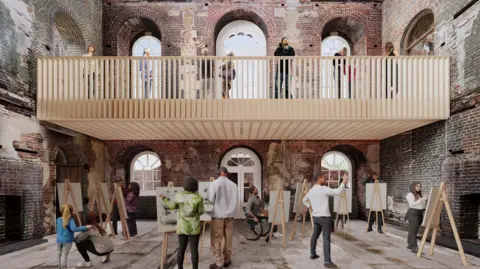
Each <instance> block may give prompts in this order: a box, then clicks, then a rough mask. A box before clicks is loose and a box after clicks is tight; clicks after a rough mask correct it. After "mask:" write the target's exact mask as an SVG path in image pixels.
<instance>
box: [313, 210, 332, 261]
mask: <svg viewBox="0 0 480 269" xmlns="http://www.w3.org/2000/svg"><path fill="white" fill-rule="evenodd" d="M313 224H314V229H313V234H312V238H311V239H310V255H312V256H313V255H316V254H317V240H318V237H320V234H321V233H322V231H323V259H324V263H325V264H329V263H331V262H332V260H331V259H330V234H331V232H332V224H333V222H332V218H331V217H313Z"/></svg>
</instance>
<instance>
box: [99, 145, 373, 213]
mask: <svg viewBox="0 0 480 269" xmlns="http://www.w3.org/2000/svg"><path fill="white" fill-rule="evenodd" d="M273 142H276V143H280V144H283V145H284V146H283V147H282V155H283V161H282V162H281V166H283V167H284V168H285V171H286V173H284V174H282V175H281V176H282V179H283V185H284V187H285V188H286V189H290V190H292V193H294V188H295V187H296V183H297V182H301V181H303V179H305V178H306V179H309V180H310V179H311V178H312V177H313V174H314V173H315V172H318V171H320V166H321V159H322V156H323V155H324V154H325V153H327V152H329V151H340V152H342V153H344V154H345V155H347V157H349V159H350V160H351V161H352V163H353V171H354V173H353V178H354V180H355V183H354V184H355V188H354V193H353V194H354V197H353V205H354V210H353V214H352V217H357V216H359V215H360V210H361V207H363V206H361V205H363V198H359V197H363V186H360V182H361V180H362V179H365V177H366V175H367V174H368V173H369V172H370V171H371V167H372V166H374V165H375V160H376V159H378V152H377V153H376V154H377V156H375V157H372V158H367V156H371V155H375V153H373V154H372V153H371V152H372V151H373V152H375V150H374V149H376V148H378V142H377V141H281V142H279V141H106V148H107V150H108V154H109V157H110V167H111V175H110V178H111V179H112V180H113V181H117V182H126V183H128V182H129V175H130V172H129V169H130V164H131V162H132V160H133V158H134V157H135V156H136V155H137V154H138V153H140V152H143V151H153V152H155V153H157V154H158V156H159V157H160V160H161V162H162V166H161V175H162V186H166V185H167V183H168V182H169V181H173V182H174V185H175V186H182V184H183V178H184V176H186V175H193V176H194V177H196V178H197V179H198V180H200V181H208V180H209V178H210V177H212V176H215V175H216V171H217V169H218V167H219V165H220V163H221V161H222V158H223V156H224V155H225V154H226V153H227V152H228V151H229V150H231V149H232V148H236V147H246V148H249V149H251V150H253V151H254V152H256V153H257V155H258V157H259V158H260V160H261V163H262V186H263V189H264V191H267V190H268V189H269V185H270V184H271V183H272V182H269V181H270V180H272V179H271V178H272V177H271V176H272V172H271V167H270V166H269V165H268V164H267V160H268V158H269V147H270V145H271V143H273ZM372 149H373V150H372ZM292 206H293V204H292ZM138 215H139V217H140V218H155V217H156V203H155V198H154V197H141V198H140V200H139V212H138ZM292 217H293V216H292Z"/></svg>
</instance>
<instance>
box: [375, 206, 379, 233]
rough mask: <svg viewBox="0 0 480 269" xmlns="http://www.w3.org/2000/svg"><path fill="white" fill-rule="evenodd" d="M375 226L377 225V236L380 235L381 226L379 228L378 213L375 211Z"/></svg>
mask: <svg viewBox="0 0 480 269" xmlns="http://www.w3.org/2000/svg"><path fill="white" fill-rule="evenodd" d="M375 225H377V227H376V228H377V229H376V230H377V235H378V229H379V226H378V211H375Z"/></svg>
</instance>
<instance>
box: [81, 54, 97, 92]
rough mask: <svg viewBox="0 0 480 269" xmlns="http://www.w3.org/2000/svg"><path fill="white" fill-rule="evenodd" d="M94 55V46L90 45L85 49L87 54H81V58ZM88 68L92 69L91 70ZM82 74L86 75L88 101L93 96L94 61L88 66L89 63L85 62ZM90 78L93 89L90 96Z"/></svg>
mask: <svg viewBox="0 0 480 269" xmlns="http://www.w3.org/2000/svg"><path fill="white" fill-rule="evenodd" d="M94 53H95V46H94V45H92V44H90V45H88V47H87V53H86V54H83V55H82V56H83V57H92V56H93V54H94ZM90 66H91V67H92V69H91V70H89V69H90ZM83 70H84V72H85V74H87V78H88V80H87V96H88V99H90V98H91V97H92V96H95V61H93V62H92V65H90V61H86V66H85V67H84V69H83ZM90 78H91V79H92V80H93V81H92V82H93V84H92V85H93V87H92V94H91V95H90Z"/></svg>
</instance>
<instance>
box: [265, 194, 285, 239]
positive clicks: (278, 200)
mask: <svg viewBox="0 0 480 269" xmlns="http://www.w3.org/2000/svg"><path fill="white" fill-rule="evenodd" d="M284 203H285V202H284V201H283V188H282V189H280V190H277V201H276V203H275V210H274V211H273V219H272V229H270V235H269V236H270V238H269V242H272V234H273V226H275V224H278V223H276V218H277V209H278V204H280V211H281V214H282V218H281V220H280V221H281V224H282V234H283V235H284V236H283V238H282V241H283V248H285V247H286V244H287V239H286V236H285V230H286V229H285V212H284V211H285V210H284V209H285V207H284Z"/></svg>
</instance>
